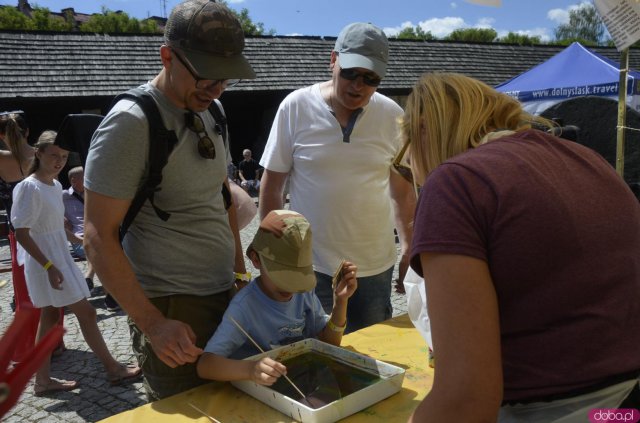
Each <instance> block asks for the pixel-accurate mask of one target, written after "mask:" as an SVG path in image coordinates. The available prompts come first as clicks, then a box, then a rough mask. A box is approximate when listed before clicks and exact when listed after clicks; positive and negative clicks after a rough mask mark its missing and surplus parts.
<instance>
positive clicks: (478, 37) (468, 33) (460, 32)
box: [444, 28, 498, 43]
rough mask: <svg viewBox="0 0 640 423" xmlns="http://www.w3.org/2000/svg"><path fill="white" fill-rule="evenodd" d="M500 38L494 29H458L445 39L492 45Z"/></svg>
mask: <svg viewBox="0 0 640 423" xmlns="http://www.w3.org/2000/svg"><path fill="white" fill-rule="evenodd" d="M497 37H498V33H497V32H496V31H495V29H493V28H461V29H456V30H455V31H453V32H452V33H451V34H449V35H447V36H446V37H445V38H444V39H445V40H451V41H469V42H482V43H491V42H493V41H495V39H496V38H497Z"/></svg>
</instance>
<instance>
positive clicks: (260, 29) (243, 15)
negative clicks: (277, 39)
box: [218, 0, 276, 35]
mask: <svg viewBox="0 0 640 423" xmlns="http://www.w3.org/2000/svg"><path fill="white" fill-rule="evenodd" d="M218 3H222V4H224V5H225V6H227V7H229V3H228V2H227V1H225V0H220V1H219V2H218ZM229 9H230V10H231V12H232V13H233V14H234V15H235V16H236V18H238V20H239V21H240V25H242V30H243V31H244V33H245V35H274V34H275V33H276V31H275V29H270V30H268V31H266V32H265V29H264V24H263V23H262V22H254V21H253V19H251V17H250V16H249V9H247V8H243V9H241V10H240V12H236V11H235V9H233V8H232V7H229Z"/></svg>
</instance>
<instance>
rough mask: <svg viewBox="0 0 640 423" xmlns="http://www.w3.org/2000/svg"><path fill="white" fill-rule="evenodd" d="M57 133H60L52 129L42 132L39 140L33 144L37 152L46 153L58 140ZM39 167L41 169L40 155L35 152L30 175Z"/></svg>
mask: <svg viewBox="0 0 640 423" xmlns="http://www.w3.org/2000/svg"><path fill="white" fill-rule="evenodd" d="M56 135H58V133H57V132H56V131H52V130H50V129H49V130H46V131H44V132H42V133H41V134H40V136H39V137H38V141H37V142H36V144H35V145H34V146H33V147H34V148H35V149H36V153H44V152H45V151H46V149H47V148H48V147H49V146H50V145H53V143H54V142H55V140H56ZM38 169H40V159H39V158H38V155H37V154H35V155H34V156H33V161H32V162H31V167H30V168H29V175H32V174H33V173H35V172H36V171H37V170H38Z"/></svg>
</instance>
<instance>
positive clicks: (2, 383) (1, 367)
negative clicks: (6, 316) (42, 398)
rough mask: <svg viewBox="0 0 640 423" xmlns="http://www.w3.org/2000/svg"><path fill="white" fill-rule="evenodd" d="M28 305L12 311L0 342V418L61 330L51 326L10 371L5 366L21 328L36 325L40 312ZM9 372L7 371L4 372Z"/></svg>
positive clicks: (60, 338)
mask: <svg viewBox="0 0 640 423" xmlns="http://www.w3.org/2000/svg"><path fill="white" fill-rule="evenodd" d="M38 311H39V310H38V309H35V308H33V307H31V306H28V305H23V307H22V308H21V309H20V310H18V311H16V314H15V317H14V319H13V322H12V323H11V325H10V326H9V328H8V329H7V331H6V332H5V334H4V336H3V337H2V339H0V419H1V418H2V416H4V415H5V414H6V413H7V411H9V410H10V409H11V407H13V406H14V405H15V404H16V402H18V399H19V398H20V394H22V392H23V391H24V388H25V387H26V386H27V383H28V382H29V380H30V379H31V376H33V374H34V373H35V372H36V370H38V368H40V366H41V365H42V363H43V362H44V361H45V360H46V359H48V357H49V356H50V355H51V352H52V351H53V350H54V349H55V348H56V346H58V344H60V341H61V340H62V335H63V334H64V328H62V326H54V327H53V328H52V329H51V330H50V331H49V332H48V333H47V334H46V335H45V336H44V337H43V338H42V339H41V340H40V342H38V343H37V344H36V345H34V346H33V348H32V349H31V350H30V351H29V352H28V353H27V354H26V355H25V357H24V360H22V361H21V362H19V363H17V364H16V365H15V366H14V367H13V368H12V369H11V370H9V366H10V363H11V357H12V356H13V354H14V350H15V347H16V345H17V344H18V340H19V339H20V337H21V336H22V332H23V331H24V330H25V328H28V327H31V326H33V325H34V324H36V325H37V321H38V319H39V315H40V313H38ZM8 370H9V371H8Z"/></svg>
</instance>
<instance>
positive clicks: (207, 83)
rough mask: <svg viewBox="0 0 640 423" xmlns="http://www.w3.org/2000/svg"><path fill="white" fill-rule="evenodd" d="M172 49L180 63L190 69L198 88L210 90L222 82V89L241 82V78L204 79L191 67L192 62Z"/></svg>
mask: <svg viewBox="0 0 640 423" xmlns="http://www.w3.org/2000/svg"><path fill="white" fill-rule="evenodd" d="M171 51H172V52H173V54H174V55H175V56H176V57H177V58H178V60H179V61H180V63H182V66H184V67H185V68H186V69H187V70H188V71H189V73H190V74H191V77H192V78H193V79H195V80H196V88H197V89H199V90H208V89H210V88H213V87H215V86H216V85H218V84H221V86H222V89H223V90H224V89H227V88H230V87H233V86H234V85H236V84H238V83H239V82H240V80H239V79H204V78H200V76H199V75H198V73H197V72H196V71H195V69H193V68H192V67H191V64H190V63H189V62H187V61H186V60H185V59H184V58H183V57H182V56H180V55H179V54H178V52H177V51H176V50H174V49H171Z"/></svg>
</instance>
